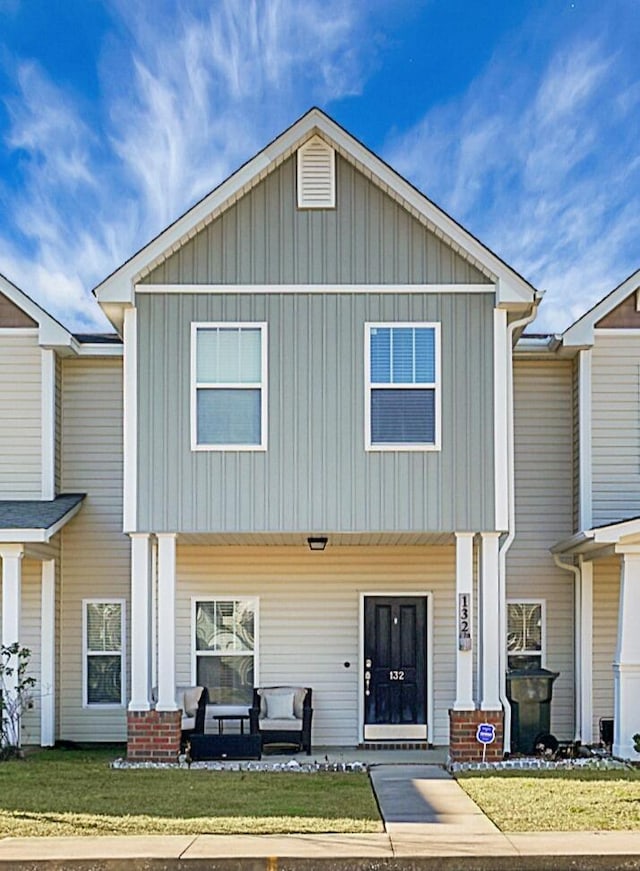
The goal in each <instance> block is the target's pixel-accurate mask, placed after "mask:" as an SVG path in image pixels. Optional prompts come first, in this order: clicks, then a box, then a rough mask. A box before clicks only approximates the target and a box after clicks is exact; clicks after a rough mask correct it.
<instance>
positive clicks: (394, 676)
mask: <svg viewBox="0 0 640 871" xmlns="http://www.w3.org/2000/svg"><path fill="white" fill-rule="evenodd" d="M389 680H404V672H403V671H390V672H389Z"/></svg>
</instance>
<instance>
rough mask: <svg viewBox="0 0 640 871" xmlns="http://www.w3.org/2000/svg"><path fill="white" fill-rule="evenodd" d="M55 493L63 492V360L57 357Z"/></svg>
mask: <svg viewBox="0 0 640 871" xmlns="http://www.w3.org/2000/svg"><path fill="white" fill-rule="evenodd" d="M55 439H56V444H55V455H54V456H55V491H56V494H58V493H61V492H62V489H61V488H62V360H61V359H60V357H58V356H56V428H55Z"/></svg>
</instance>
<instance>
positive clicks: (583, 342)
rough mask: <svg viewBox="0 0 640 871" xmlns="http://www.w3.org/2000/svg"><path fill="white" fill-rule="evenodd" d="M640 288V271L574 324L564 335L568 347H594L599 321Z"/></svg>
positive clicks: (563, 338) (563, 339) (564, 341)
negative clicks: (595, 331) (595, 330)
mask: <svg viewBox="0 0 640 871" xmlns="http://www.w3.org/2000/svg"><path fill="white" fill-rule="evenodd" d="M639 286H640V269H637V270H636V271H635V272H634V273H633V274H632V275H630V276H629V277H628V278H627V279H625V280H624V281H623V282H622V284H619V285H618V286H617V287H616V288H615V289H614V290H612V291H611V293H609V294H607V296H605V297H604V299H601V300H600V302H598V303H597V304H596V305H595V306H594V307H593V308H592V309H590V310H589V311H588V312H586V314H584V315H582V317H581V318H578V320H577V321H576V322H575V323H574V324H572V325H571V326H570V327H569V328H568V329H566V330H565V331H564V333H563V334H562V341H563V343H564V344H565V345H566V346H574V347H583V348H587V347H590V346H591V345H593V342H594V328H595V325H596V324H597V323H598V321H600V320H602V318H603V317H605V316H606V315H608V314H609V312H610V311H613V309H614V308H616V307H617V306H619V305H620V303H621V302H624V300H625V299H626V298H627V297H628V296H631V294H632V293H634V292H635V291H637V290H638V289H639Z"/></svg>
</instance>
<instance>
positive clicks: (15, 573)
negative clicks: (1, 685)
mask: <svg viewBox="0 0 640 871" xmlns="http://www.w3.org/2000/svg"><path fill="white" fill-rule="evenodd" d="M23 556H24V545H22V544H3V545H2V546H0V557H2V643H3V644H4V645H5V647H9V646H10V645H11V644H15V643H16V642H17V641H20V604H21V602H20V599H21V595H22V557H23ZM16 682H17V675H15V674H14V675H12V676H11V677H7V678H6V686H7V689H8V690H9V692H11V691H12V690H15V686H16Z"/></svg>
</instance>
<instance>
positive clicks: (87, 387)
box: [59, 359, 129, 741]
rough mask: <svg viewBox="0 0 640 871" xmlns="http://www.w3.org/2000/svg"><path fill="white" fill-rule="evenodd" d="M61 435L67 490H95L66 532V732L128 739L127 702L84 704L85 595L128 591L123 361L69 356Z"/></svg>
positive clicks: (65, 364) (81, 736)
mask: <svg viewBox="0 0 640 871" xmlns="http://www.w3.org/2000/svg"><path fill="white" fill-rule="evenodd" d="M62 439H63V451H62V486H63V489H64V490H65V491H67V492H81V493H87V494H88V495H87V498H86V500H85V502H84V505H83V507H82V509H81V511H80V513H79V514H78V515H77V516H76V517H75V518H74V519H73V520H72V521H71V522H70V523H69V524H68V526H66V527H65V528H64V530H63V534H62V606H61V611H62V623H61V633H60V683H59V686H60V695H61V699H62V703H61V709H60V737H62V738H65V739H72V740H84V741H102V740H121V739H124V737H125V735H126V710H125V708H124V707H123V708H122V709H117V710H104V709H103V710H100V709H97V708H96V709H92V708H84V707H83V699H82V666H83V663H82V600H83V599H85V598H96V597H98V598H99V597H103V596H104V597H116V598H119V597H122V598H128V594H129V542H128V539H127V537H126V536H124V535H123V534H122V361H121V360H118V359H103V360H99V359H80V360H64V362H63V366H62ZM127 626H128V620H127Z"/></svg>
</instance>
